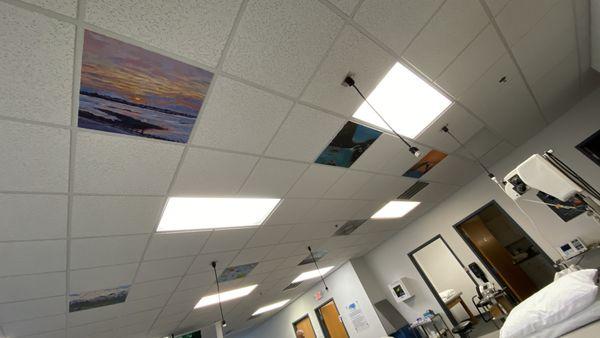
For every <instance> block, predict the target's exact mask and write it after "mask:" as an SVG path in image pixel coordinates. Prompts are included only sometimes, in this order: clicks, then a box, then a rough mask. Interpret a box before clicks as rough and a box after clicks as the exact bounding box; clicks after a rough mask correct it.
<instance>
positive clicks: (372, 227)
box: [355, 218, 408, 234]
mask: <svg viewBox="0 0 600 338" xmlns="http://www.w3.org/2000/svg"><path fill="white" fill-rule="evenodd" d="M407 224H408V222H407V221H406V220H403V219H402V218H394V219H369V220H367V221H366V222H365V223H364V224H363V225H361V226H360V228H358V229H357V230H356V231H355V233H356V234H365V233H377V232H382V231H394V230H400V229H402V228H404V227H405V226H406V225H407Z"/></svg>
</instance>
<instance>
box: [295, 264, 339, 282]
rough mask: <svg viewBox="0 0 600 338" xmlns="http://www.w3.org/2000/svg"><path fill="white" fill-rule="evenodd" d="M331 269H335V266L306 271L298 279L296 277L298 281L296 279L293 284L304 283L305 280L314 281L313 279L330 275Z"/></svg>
mask: <svg viewBox="0 0 600 338" xmlns="http://www.w3.org/2000/svg"><path fill="white" fill-rule="evenodd" d="M331 269H333V266H328V267H325V268H320V269H319V270H312V271H306V272H303V273H301V274H300V275H298V277H296V279H294V280H293V281H292V283H298V282H303V281H305V280H308V279H313V278H317V277H319V276H321V275H324V274H326V273H328V272H329V271H330V270H331Z"/></svg>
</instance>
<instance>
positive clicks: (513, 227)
mask: <svg viewBox="0 0 600 338" xmlns="http://www.w3.org/2000/svg"><path fill="white" fill-rule="evenodd" d="M454 228H455V229H456V231H457V232H458V233H459V235H460V236H461V237H462V238H463V239H464V240H465V242H466V243H467V245H468V246H469V247H470V248H471V250H472V251H473V252H474V253H475V255H477V256H478V257H479V258H480V259H481V261H482V262H483V263H484V265H485V266H486V267H487V268H488V270H489V271H490V272H491V273H492V275H494V277H495V279H496V280H497V281H498V283H500V284H502V285H501V286H502V287H505V288H506V290H507V292H508V293H509V294H510V295H511V296H512V298H513V299H514V300H515V301H516V302H521V301H523V300H524V299H526V298H527V297H529V296H530V295H532V294H533V293H535V292H537V291H538V290H540V289H541V288H543V287H544V286H546V285H548V284H549V283H551V282H552V280H553V278H554V272H555V270H554V267H553V263H552V261H551V260H550V258H549V257H548V256H547V255H546V254H545V253H544V252H543V251H542V250H541V249H540V248H539V247H538V245H537V244H536V243H535V242H534V241H533V240H532V239H531V238H530V237H529V236H528V235H527V234H526V233H525V231H523V229H522V228H521V227H520V226H519V225H518V224H517V223H516V222H515V221H514V220H513V219H512V218H511V217H510V216H508V214H507V213H506V212H505V211H504V210H503V209H502V208H501V207H500V206H499V205H498V204H497V203H496V202H495V201H491V202H490V203H488V204H486V205H485V206H483V207H482V208H481V209H479V210H478V211H476V212H475V213H473V214H472V215H470V216H469V217H467V218H466V219H465V220H463V221H461V222H460V223H458V224H456V225H454Z"/></svg>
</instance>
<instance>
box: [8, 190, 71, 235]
mask: <svg viewBox="0 0 600 338" xmlns="http://www.w3.org/2000/svg"><path fill="white" fill-rule="evenodd" d="M0 215H2V217H1V218H0V233H1V234H2V240H4V241H19V240H35V239H56V238H65V237H66V236H67V196H61V195H31V194H26V195H19V194H0Z"/></svg>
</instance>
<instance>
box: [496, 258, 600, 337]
mask: <svg viewBox="0 0 600 338" xmlns="http://www.w3.org/2000/svg"><path fill="white" fill-rule="evenodd" d="M597 273H598V271H597V270H596V269H587V270H580V271H576V272H573V273H570V274H568V275H566V276H564V277H562V278H560V279H558V280H556V281H554V282H552V283H550V284H548V285H547V286H546V287H545V288H543V289H541V290H540V291H538V292H536V293H535V294H533V295H531V296H530V297H529V298H527V299H526V300H524V301H523V302H521V304H519V305H517V306H515V308H514V309H513V310H512V311H511V312H510V314H509V316H508V318H506V322H504V325H502V329H501V330H500V338H517V337H527V336H528V335H530V334H531V333H533V332H536V331H538V330H542V329H544V328H546V327H549V326H551V325H554V324H556V323H558V322H561V321H563V320H565V319H567V318H569V317H571V316H572V315H574V314H576V313H577V312H579V311H581V310H583V309H585V308H586V307H588V306H590V305H591V304H592V303H593V302H594V300H595V298H596V294H597V293H598V286H597V285H596V284H595V279H596V274H597Z"/></svg>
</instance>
